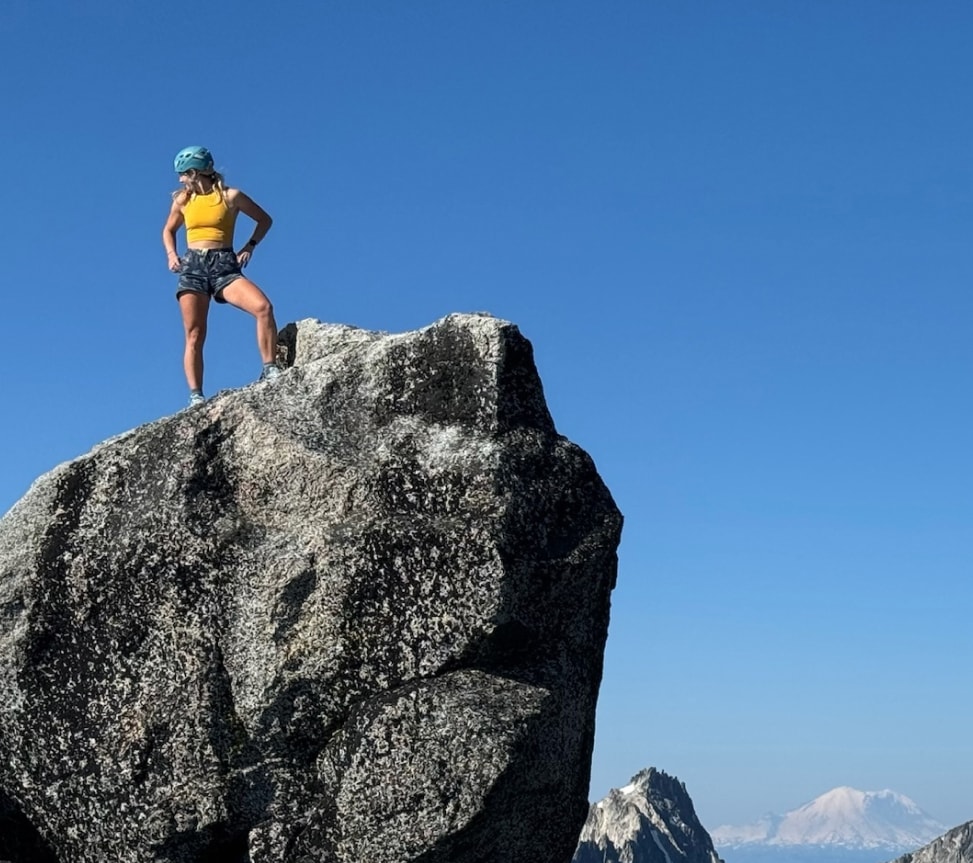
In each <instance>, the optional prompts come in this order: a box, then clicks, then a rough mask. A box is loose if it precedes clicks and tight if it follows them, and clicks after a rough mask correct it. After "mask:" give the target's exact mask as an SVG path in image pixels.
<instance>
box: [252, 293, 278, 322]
mask: <svg viewBox="0 0 973 863" xmlns="http://www.w3.org/2000/svg"><path fill="white" fill-rule="evenodd" d="M253 314H254V317H257V318H272V317H273V316H274V306H273V303H271V302H270V300H269V299H267V297H263V298H262V299H260V300H258V301H257V302H255V303H254V305H253Z"/></svg>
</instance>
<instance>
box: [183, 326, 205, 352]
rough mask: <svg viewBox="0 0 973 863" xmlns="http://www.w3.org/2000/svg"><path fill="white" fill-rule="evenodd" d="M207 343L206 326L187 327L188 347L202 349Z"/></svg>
mask: <svg viewBox="0 0 973 863" xmlns="http://www.w3.org/2000/svg"><path fill="white" fill-rule="evenodd" d="M205 341H206V325H205V324H194V325H192V326H189V327H186V347H187V348H190V349H192V348H201V347H202V346H203V342H205Z"/></svg>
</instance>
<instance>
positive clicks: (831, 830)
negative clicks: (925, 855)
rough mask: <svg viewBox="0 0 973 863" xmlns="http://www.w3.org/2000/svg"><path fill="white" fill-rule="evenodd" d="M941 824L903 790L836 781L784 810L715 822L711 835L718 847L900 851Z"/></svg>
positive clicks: (925, 839) (935, 831)
mask: <svg viewBox="0 0 973 863" xmlns="http://www.w3.org/2000/svg"><path fill="white" fill-rule="evenodd" d="M945 829H946V828H945V826H944V825H942V824H940V823H939V822H938V821H936V820H935V819H934V818H932V817H931V816H930V815H928V814H927V813H925V812H923V811H922V809H920V808H919V807H918V806H917V805H916V803H915V802H914V801H912V800H910V799H909V798H908V797H906V796H905V795H904V794H899V793H897V792H895V791H891V790H889V789H885V790H882V791H859V790H858V789H857V788H851V787H850V786H847V785H842V786H839V787H838V788H832V789H831V790H830V791H827V792H825V793H824V794H822V795H821V796H819V797H816V798H814V800H812V801H810V802H809V803H805V804H804V805H803V806H799V807H798V808H797V809H792V810H791V811H790V812H787V813H785V814H784V815H769V816H765V817H764V818H762V819H760V821H758V822H756V823H754V824H748V825H744V826H741V827H732V826H722V827H718V828H716V830H714V831H713V841H714V842H715V843H716V844H717V845H718V846H720V847H741V846H755V845H765V846H811V845H813V846H822V845H827V846H840V847H843V848H877V849H878V848H881V849H889V850H893V851H901V850H908V849H912V848H917V847H919V846H921V845H924V844H925V843H927V842H929V841H931V840H932V839H934V838H935V837H937V836H939V835H940V834H941V833H942V832H943V831H944V830H945Z"/></svg>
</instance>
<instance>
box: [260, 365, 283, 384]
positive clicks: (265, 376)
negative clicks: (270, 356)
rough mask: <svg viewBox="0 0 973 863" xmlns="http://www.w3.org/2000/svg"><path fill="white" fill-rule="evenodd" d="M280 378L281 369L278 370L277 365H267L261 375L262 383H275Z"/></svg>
mask: <svg viewBox="0 0 973 863" xmlns="http://www.w3.org/2000/svg"><path fill="white" fill-rule="evenodd" d="M279 377H280V369H279V368H277V363H265V364H264V369H263V371H262V372H261V373H260V380H262V381H275V380H277V378H279Z"/></svg>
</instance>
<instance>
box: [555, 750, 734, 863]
mask: <svg viewBox="0 0 973 863" xmlns="http://www.w3.org/2000/svg"><path fill="white" fill-rule="evenodd" d="M675 860H679V861H680V863H722V861H721V860H720V858H719V857H718V856H717V854H716V851H715V850H714V848H713V843H712V841H711V840H710V837H709V834H708V833H707V832H706V830H705V829H704V828H703V826H702V824H700V823H699V819H698V818H697V817H696V810H695V809H694V807H693V802H692V800H691V799H690V797H689V793H688V792H687V791H686V786H685V785H684V784H683V783H682V782H680V781H679V780H678V779H676V778H674V777H672V776H668V775H667V774H665V773H663V772H662V771H661V770H656V769H655V768H653V767H650V768H649V769H647V770H643V771H641V772H640V773H638V774H636V775H635V776H634V777H633V778H632V781H631V782H630V783H629V784H628V785H626V786H625V787H624V788H618V789H612V791H611V792H610V793H609V794H608V796H607V797H605V798H604V799H603V800H601V801H599V802H598V803H596V804H594V806H592V807H591V809H590V810H589V813H588V819H587V821H585V825H584V829H583V830H582V832H581V839H580V840H579V842H578V847H577V849H576V851H575V853H574V860H573V863H673V861H675Z"/></svg>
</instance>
